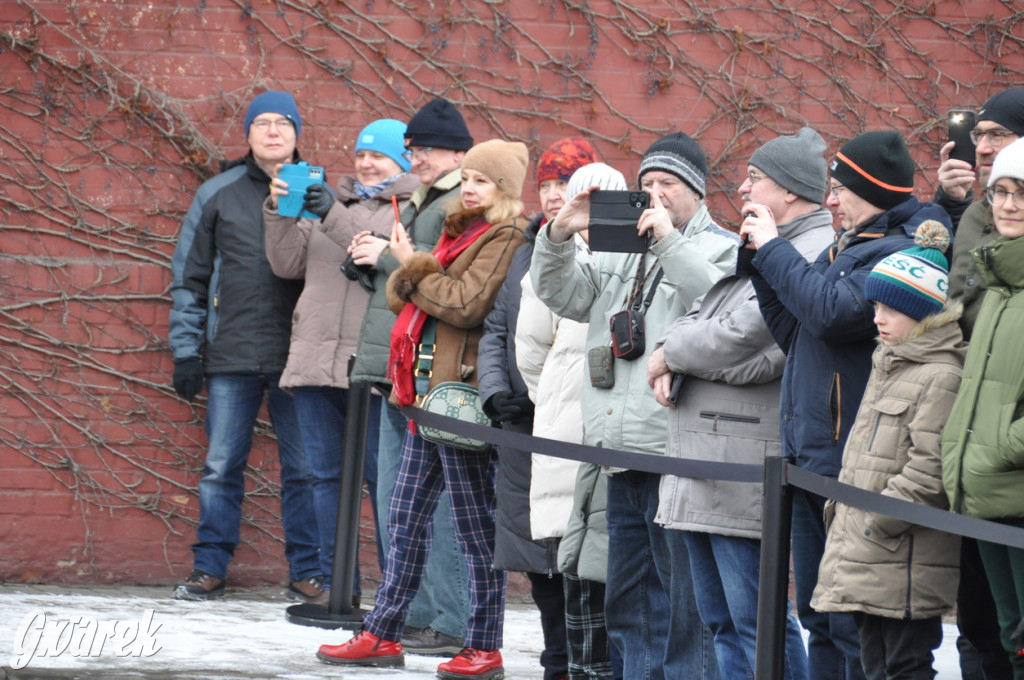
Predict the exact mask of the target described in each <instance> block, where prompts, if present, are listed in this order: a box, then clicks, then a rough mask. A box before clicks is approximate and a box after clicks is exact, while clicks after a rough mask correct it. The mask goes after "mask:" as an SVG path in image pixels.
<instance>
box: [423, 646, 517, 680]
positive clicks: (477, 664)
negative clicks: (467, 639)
mask: <svg viewBox="0 0 1024 680" xmlns="http://www.w3.org/2000/svg"><path fill="white" fill-rule="evenodd" d="M437 677H439V678H441V679H442V680H463V679H464V678H470V679H471V680H501V679H502V678H504V677H505V668H504V667H503V666H502V665H501V652H500V651H499V650H497V649H472V648H470V647H466V648H465V649H463V650H462V651H461V652H459V653H458V654H456V655H455V658H453V659H452V660H451V661H445V662H444V663H443V664H441V665H440V666H438V667H437Z"/></svg>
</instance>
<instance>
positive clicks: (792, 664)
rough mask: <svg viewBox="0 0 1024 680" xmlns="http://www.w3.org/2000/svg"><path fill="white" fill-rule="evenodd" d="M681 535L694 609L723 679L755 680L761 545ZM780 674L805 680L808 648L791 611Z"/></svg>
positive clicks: (788, 679)
mask: <svg viewBox="0 0 1024 680" xmlns="http://www.w3.org/2000/svg"><path fill="white" fill-rule="evenodd" d="M682 533H683V536H684V538H685V540H686V549H687V551H688V552H689V553H690V573H692V574H693V591H694V593H695V594H696V597H697V609H698V611H699V612H700V617H701V619H703V621H704V623H705V625H707V627H708V628H710V629H711V632H712V634H713V635H714V636H715V652H716V654H717V655H718V665H719V667H720V668H721V671H722V678H723V680H753V678H754V668H755V666H756V663H755V656H756V654H755V652H756V649H757V594H758V575H759V573H760V569H761V541H759V540H756V539H753V538H741V537H738V536H723V535H720V534H709V533H704V532H698V531H684V532H682ZM787 607H788V602H787ZM783 672H784V675H783V678H785V679H786V680H807V650H806V649H805V648H804V638H803V634H802V633H801V631H800V624H798V623H797V621H796V617H795V616H793V614H792V613H787V615H786V661H785V665H784V667H783Z"/></svg>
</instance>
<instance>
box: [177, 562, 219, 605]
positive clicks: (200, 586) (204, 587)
mask: <svg viewBox="0 0 1024 680" xmlns="http://www.w3.org/2000/svg"><path fill="white" fill-rule="evenodd" d="M218 597H224V579H222V578H217V577H216V576H214V575H213V574H208V573H207V572H205V571H203V570H202V569H193V570H192V573H191V574H189V575H188V578H187V579H185V582H184V583H182V584H181V585H179V586H178V587H177V588H175V589H174V599H175V600H214V599H216V598H218Z"/></svg>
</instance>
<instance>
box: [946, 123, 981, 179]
mask: <svg viewBox="0 0 1024 680" xmlns="http://www.w3.org/2000/svg"><path fill="white" fill-rule="evenodd" d="M976 123H977V116H976V115H975V113H974V111H968V110H967V109H953V110H952V111H950V112H949V114H947V116H946V126H947V128H948V129H949V141H951V142H953V143H954V146H953V149H952V150H951V151H950V152H949V157H950V158H955V159H956V160H960V161H964V162H965V163H970V164H971V167H972V168H973V167H974V142H973V141H972V140H971V131H972V130H973V129H974V126H975V124H976Z"/></svg>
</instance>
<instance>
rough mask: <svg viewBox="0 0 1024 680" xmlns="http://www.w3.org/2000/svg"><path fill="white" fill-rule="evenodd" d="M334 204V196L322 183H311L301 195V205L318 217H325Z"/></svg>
mask: <svg viewBox="0 0 1024 680" xmlns="http://www.w3.org/2000/svg"><path fill="white" fill-rule="evenodd" d="M332 205H334V196H332V195H331V192H330V191H329V190H328V189H327V186H326V185H324V184H312V185H310V187H309V188H308V189H306V193H305V194H304V195H303V196H302V207H303V208H305V209H306V210H308V211H309V212H311V213H313V214H314V215H316V216H317V217H319V218H320V219H322V220H323V219H327V213H329V212H330V211H331V206H332Z"/></svg>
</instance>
